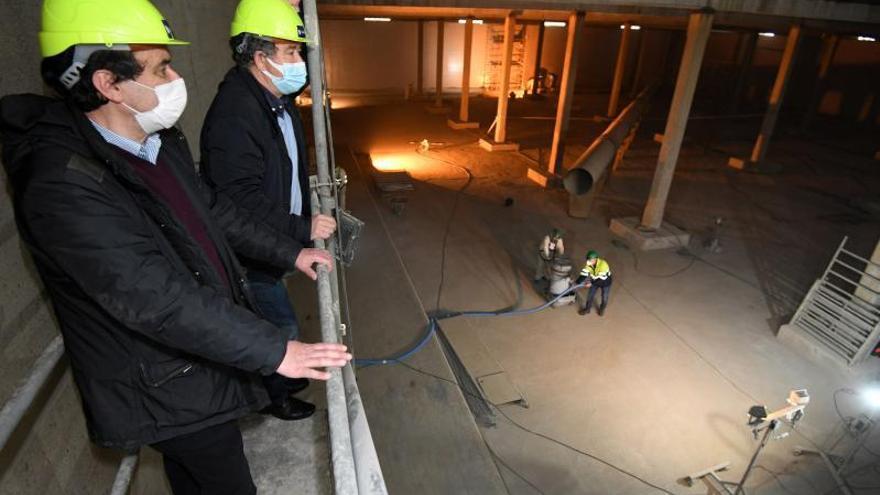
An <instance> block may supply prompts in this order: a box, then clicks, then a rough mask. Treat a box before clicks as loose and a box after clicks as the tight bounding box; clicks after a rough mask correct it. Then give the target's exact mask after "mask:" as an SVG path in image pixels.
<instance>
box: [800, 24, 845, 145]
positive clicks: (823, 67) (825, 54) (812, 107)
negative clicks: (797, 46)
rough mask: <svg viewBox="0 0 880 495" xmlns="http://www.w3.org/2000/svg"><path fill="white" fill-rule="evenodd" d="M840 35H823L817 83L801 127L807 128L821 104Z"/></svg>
mask: <svg viewBox="0 0 880 495" xmlns="http://www.w3.org/2000/svg"><path fill="white" fill-rule="evenodd" d="M839 42H840V37H839V36H838V35H836V34H826V35H824V36H822V50H821V51H820V52H819V65H818V70H817V74H816V83H815V84H814V85H813V91H812V93H811V94H810V100H809V103H807V110H806V112H804V120H803V122H802V123H801V129H803V130H806V129H807V127H809V126H810V124H811V123H812V121H813V117H815V116H816V107H817V106H818V105H819V98H821V97H822V92H823V90H824V89H825V78H826V77H827V76H828V72H829V71H830V69H831V64H832V63H833V62H834V55H835V54H836V53H837V45H838V44H839Z"/></svg>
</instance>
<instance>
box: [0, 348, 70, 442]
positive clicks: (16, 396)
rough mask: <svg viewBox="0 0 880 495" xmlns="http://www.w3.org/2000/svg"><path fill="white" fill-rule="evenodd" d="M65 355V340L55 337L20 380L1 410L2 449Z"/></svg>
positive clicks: (0, 432) (0, 437) (0, 439)
mask: <svg viewBox="0 0 880 495" xmlns="http://www.w3.org/2000/svg"><path fill="white" fill-rule="evenodd" d="M62 355H64V341H63V340H62V339H61V336H60V335H59V336H57V337H55V339H54V340H52V342H50V343H49V345H48V346H46V349H45V350H44V351H43V353H42V354H40V357H38V358H37V360H36V362H35V364H34V366H33V368H31V372H30V374H28V376H27V377H26V378H24V379H23V380H22V381H21V382H19V384H18V386H17V387H16V388H15V391H14V392H12V396H11V397H10V398H9V400H8V401H6V404H4V405H3V410H2V411H0V451H2V450H3V449H4V448H5V447H6V443H7V442H8V441H9V437H10V436H12V432H14V431H15V429H16V428H18V424H19V423H21V418H23V417H24V413H26V412H27V410H28V409H30V407H31V404H33V402H34V399H35V398H36V397H37V393H39V391H40V389H41V388H42V387H43V385H44V384H45V383H46V381H47V380H48V379H49V375H50V374H52V370H54V369H55V366H56V365H57V364H58V361H60V360H61V356H62Z"/></svg>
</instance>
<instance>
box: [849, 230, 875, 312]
mask: <svg viewBox="0 0 880 495" xmlns="http://www.w3.org/2000/svg"><path fill="white" fill-rule="evenodd" d="M870 259H871V263H873V264H869V265H868V266H867V267H866V268H865V273H866V274H867V275H862V278H861V280H859V282H860V283H861V284H862V285H864V286H866V287H869V288H870V289H872V290H873V291H876V292H880V280H878V279H880V241H878V242H877V246H876V247H875V248H874V253H873V254H872V255H871V258H870ZM855 294H856V296H857V297H860V298H862V299H864V300H865V301H868V302H869V303H871V304H873V305H874V306H878V305H880V295H877V294H875V293H874V292H871V291H870V290H867V289H864V288H862V287H859V288H857V289H856V292H855Z"/></svg>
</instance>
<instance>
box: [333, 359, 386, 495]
mask: <svg viewBox="0 0 880 495" xmlns="http://www.w3.org/2000/svg"><path fill="white" fill-rule="evenodd" d="M342 381H343V383H344V385H345V396H346V398H347V400H348V422H349V427H350V428H351V450H352V453H353V454H354V465H355V471H356V474H357V485H358V493H359V494H360V495H388V489H387V488H386V487H385V477H384V476H383V475H382V466H380V465H379V456H378V455H376V446H375V445H374V444H373V435H372V434H371V433H370V425H369V423H367V416H366V414H365V413H364V404H363V402H362V401H361V393H360V391H359V390H358V386H357V381H356V380H355V376H354V368H352V366H351V364H346V365H345V367H344V368H342Z"/></svg>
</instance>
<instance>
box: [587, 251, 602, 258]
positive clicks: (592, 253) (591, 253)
mask: <svg viewBox="0 0 880 495" xmlns="http://www.w3.org/2000/svg"><path fill="white" fill-rule="evenodd" d="M598 257H599V253H597V252H596V251H594V250H592V249H590V250H589V251H587V259H588V260H594V259H596V258H598Z"/></svg>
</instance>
